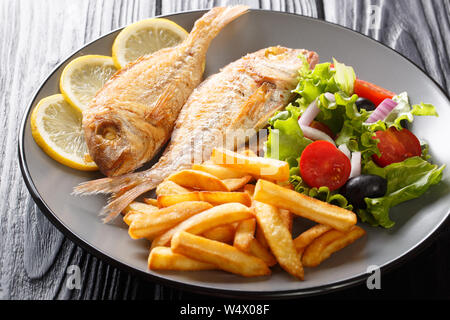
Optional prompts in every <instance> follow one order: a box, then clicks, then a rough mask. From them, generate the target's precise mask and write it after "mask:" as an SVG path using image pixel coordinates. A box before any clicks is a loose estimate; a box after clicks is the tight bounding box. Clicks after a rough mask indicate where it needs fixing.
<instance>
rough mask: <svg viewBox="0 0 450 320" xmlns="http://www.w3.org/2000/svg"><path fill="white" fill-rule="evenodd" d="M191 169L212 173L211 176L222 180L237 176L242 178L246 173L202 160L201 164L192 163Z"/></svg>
mask: <svg viewBox="0 0 450 320" xmlns="http://www.w3.org/2000/svg"><path fill="white" fill-rule="evenodd" d="M192 170H197V171H203V172H206V173H209V174H212V175H213V176H215V177H217V178H219V179H221V180H223V179H237V178H242V177H245V176H246V174H245V172H240V171H237V170H233V169H230V168H225V167H222V166H219V165H217V164H214V163H212V162H211V163H207V162H204V163H202V164H194V165H192Z"/></svg>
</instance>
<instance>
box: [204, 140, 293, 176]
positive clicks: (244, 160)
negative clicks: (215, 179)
mask: <svg viewBox="0 0 450 320" xmlns="http://www.w3.org/2000/svg"><path fill="white" fill-rule="evenodd" d="M211 160H212V161H213V162H214V163H215V164H218V165H221V166H224V167H227V168H231V169H235V170H238V171H241V172H246V173H248V174H251V175H254V176H258V177H261V178H268V179H272V180H277V181H287V180H289V164H288V163H287V162H284V161H279V160H274V159H269V158H261V157H247V156H244V155H242V154H239V153H235V152H233V151H228V150H224V149H217V148H216V149H213V152H212V155H211Z"/></svg>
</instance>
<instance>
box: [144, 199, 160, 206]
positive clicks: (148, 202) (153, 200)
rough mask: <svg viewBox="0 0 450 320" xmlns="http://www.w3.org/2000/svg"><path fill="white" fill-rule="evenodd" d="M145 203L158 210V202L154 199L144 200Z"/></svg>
mask: <svg viewBox="0 0 450 320" xmlns="http://www.w3.org/2000/svg"><path fill="white" fill-rule="evenodd" d="M144 202H145V203H146V204H148V205H151V206H154V207H157V208H158V200H156V199H152V198H144Z"/></svg>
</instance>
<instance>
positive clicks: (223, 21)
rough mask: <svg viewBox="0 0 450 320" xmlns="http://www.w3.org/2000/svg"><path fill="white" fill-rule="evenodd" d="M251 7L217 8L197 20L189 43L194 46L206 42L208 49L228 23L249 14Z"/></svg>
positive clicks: (188, 40)
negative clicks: (201, 41) (200, 41)
mask: <svg viewBox="0 0 450 320" xmlns="http://www.w3.org/2000/svg"><path fill="white" fill-rule="evenodd" d="M248 9H249V7H248V6H245V5H236V6H230V7H215V8H212V9H211V10H210V11H208V12H207V13H206V14H205V15H203V17H201V18H200V19H198V20H197V22H196V23H195V25H194V28H193V29H192V31H191V33H190V34H189V37H188V39H187V43H189V44H194V43H197V42H198V41H199V40H204V41H206V42H207V43H206V45H205V47H207V46H208V45H209V43H210V41H211V40H212V39H214V38H215V37H216V36H217V35H218V34H219V32H220V30H222V28H223V27H225V26H226V25H227V24H228V23H230V22H231V21H233V20H234V19H236V18H238V17H240V16H241V15H243V14H245V13H247V12H248Z"/></svg>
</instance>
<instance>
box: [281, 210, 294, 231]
mask: <svg viewBox="0 0 450 320" xmlns="http://www.w3.org/2000/svg"><path fill="white" fill-rule="evenodd" d="M278 212H279V213H280V218H281V220H282V221H283V223H284V225H285V226H286V227H287V228H288V230H289V232H292V224H293V220H294V215H293V214H292V213H290V212H289V210H286V209H278Z"/></svg>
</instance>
